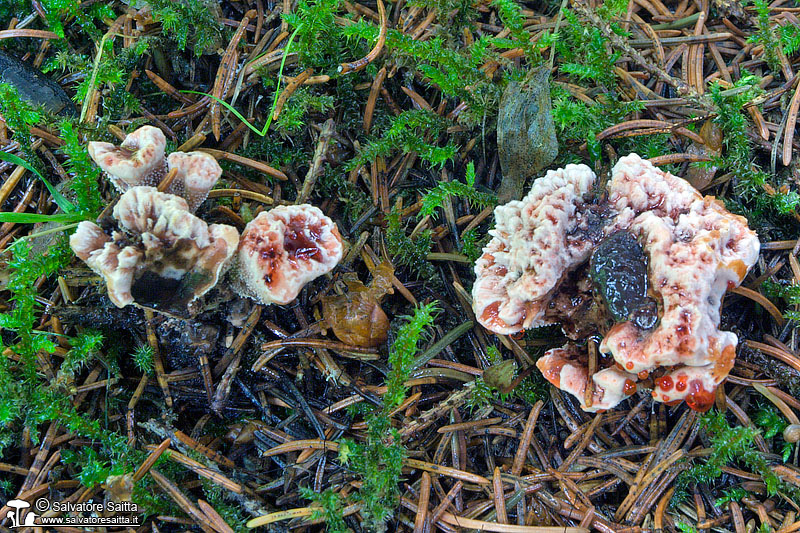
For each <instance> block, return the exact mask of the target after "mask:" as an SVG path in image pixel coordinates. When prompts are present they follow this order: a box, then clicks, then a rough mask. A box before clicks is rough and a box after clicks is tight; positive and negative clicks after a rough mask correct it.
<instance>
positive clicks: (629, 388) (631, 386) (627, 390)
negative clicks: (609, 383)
mask: <svg viewBox="0 0 800 533" xmlns="http://www.w3.org/2000/svg"><path fill="white" fill-rule="evenodd" d="M622 392H623V393H624V394H625V396H630V395H631V394H633V393H634V392H636V383H635V382H634V381H633V380H632V379H626V380H625V385H623V387H622Z"/></svg>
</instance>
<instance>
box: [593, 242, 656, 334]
mask: <svg viewBox="0 0 800 533" xmlns="http://www.w3.org/2000/svg"><path fill="white" fill-rule="evenodd" d="M589 275H590V276H591V278H592V280H593V281H594V285H595V288H596V290H597V292H598V293H599V294H600V297H601V299H602V301H603V303H604V305H605V306H606V308H607V309H608V312H609V313H610V314H611V316H612V317H613V318H614V320H615V321H616V322H624V321H626V320H631V321H632V322H633V323H634V324H635V325H636V326H637V327H638V328H640V329H651V328H653V327H654V326H655V325H656V322H657V321H658V305H657V304H656V302H655V300H653V299H652V298H650V297H648V296H647V258H646V257H645V255H644V251H643V250H642V247H641V246H640V245H639V242H638V241H637V240H636V237H634V236H633V235H632V234H630V233H629V232H627V231H618V232H616V233H614V234H612V235H611V236H609V237H608V238H606V239H605V240H604V241H603V242H602V243H600V245H599V246H598V247H597V248H596V249H595V250H594V252H593V253H592V258H591V261H590V268H589Z"/></svg>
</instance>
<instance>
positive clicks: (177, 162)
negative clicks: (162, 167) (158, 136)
mask: <svg viewBox="0 0 800 533" xmlns="http://www.w3.org/2000/svg"><path fill="white" fill-rule="evenodd" d="M167 166H168V167H169V169H170V170H172V169H173V168H177V169H178V174H177V175H176V176H175V179H174V180H172V183H171V184H170V187H169V188H168V189H167V192H169V193H170V194H176V195H178V196H181V197H182V198H184V199H185V200H186V202H187V203H188V204H189V210H190V211H195V210H196V209H197V208H198V207H200V204H202V203H203V201H204V200H205V199H206V198H207V197H208V191H210V190H211V188H212V187H214V185H215V184H216V183H217V180H218V179H219V177H220V176H221V175H222V168H221V167H220V166H219V163H217V160H216V159H214V157H213V156H211V155H209V154H207V153H205V152H189V153H184V152H172V153H171V154H169V157H167Z"/></svg>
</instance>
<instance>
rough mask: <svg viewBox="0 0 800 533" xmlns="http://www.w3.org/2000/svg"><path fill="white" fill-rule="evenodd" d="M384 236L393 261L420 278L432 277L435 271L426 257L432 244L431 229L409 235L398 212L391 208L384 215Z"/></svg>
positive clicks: (427, 278)
mask: <svg viewBox="0 0 800 533" xmlns="http://www.w3.org/2000/svg"><path fill="white" fill-rule="evenodd" d="M385 236H386V248H387V249H388V251H389V254H390V255H391V257H392V260H393V261H394V262H395V263H397V264H398V265H401V266H405V267H408V268H409V269H411V271H412V272H413V273H415V274H416V275H417V277H419V278H420V279H426V280H431V279H433V277H434V275H435V272H436V271H435V269H434V268H433V265H431V263H430V262H429V261H428V259H427V258H428V254H429V253H430V251H431V246H433V237H432V233H431V230H429V229H425V230H422V231H418V232H417V234H416V235H415V236H414V237H413V238H412V237H410V236H409V235H407V234H406V230H405V225H404V224H403V223H402V222H401V220H400V213H399V212H398V211H396V210H395V209H392V211H391V212H390V213H389V214H388V215H387V216H386V233H385Z"/></svg>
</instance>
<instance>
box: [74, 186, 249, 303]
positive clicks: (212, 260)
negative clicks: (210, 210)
mask: <svg viewBox="0 0 800 533" xmlns="http://www.w3.org/2000/svg"><path fill="white" fill-rule="evenodd" d="M113 218H114V219H115V220H116V224H117V227H116V228H112V229H110V230H109V231H108V232H106V231H104V230H103V228H101V227H100V226H98V225H97V224H95V223H93V222H89V221H84V222H81V223H80V224H79V225H78V230H77V231H76V232H75V233H74V234H73V235H72V236H71V237H70V246H71V247H72V249H73V251H74V252H75V254H76V255H77V256H78V257H80V258H81V259H82V260H83V261H85V262H86V264H87V265H89V267H91V269H92V270H94V271H95V272H97V273H98V274H100V275H101V276H103V278H104V279H105V280H106V285H107V287H108V297H109V298H110V299H111V301H112V302H113V303H114V305H116V306H117V307H124V306H126V305H128V304H131V303H133V302H134V301H135V302H136V303H139V304H142V305H147V306H152V307H157V308H162V309H168V310H177V311H180V310H181V309H184V310H185V308H186V306H187V305H188V304H190V303H191V302H192V301H194V300H195V299H196V298H198V297H200V296H202V295H204V294H205V293H207V292H208V291H209V290H210V289H211V288H212V287H214V285H216V283H217V281H218V280H219V277H220V276H221V275H222V274H223V272H224V270H225V269H226V268H227V267H228V266H229V264H230V259H231V258H232V256H233V253H234V252H235V251H236V247H237V245H238V243H239V232H237V231H236V228H234V227H232V226H226V225H223V224H211V225H210V226H209V225H207V224H206V223H205V222H203V221H202V220H200V219H199V218H197V217H196V216H194V215H193V214H192V213H190V212H189V206H188V204H187V203H186V201H185V200H184V199H183V198H180V197H178V196H175V195H172V194H166V193H162V192H158V190H156V189H155V188H154V187H144V186H138V187H133V188H131V189H130V190H128V191H127V192H126V193H124V194H123V195H122V197H120V199H119V202H117V204H116V205H115V206H114V210H113Z"/></svg>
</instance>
